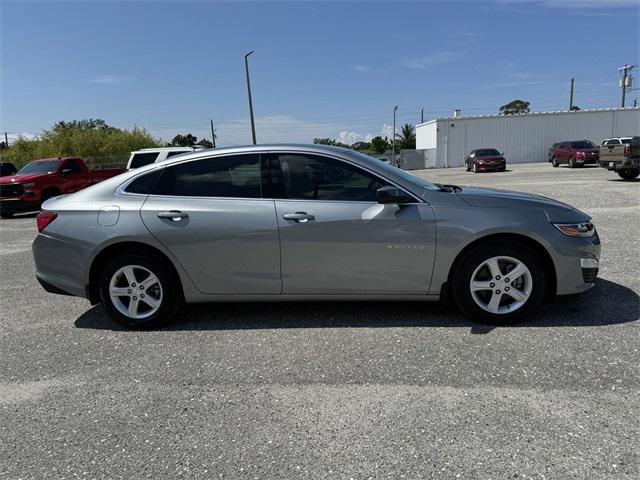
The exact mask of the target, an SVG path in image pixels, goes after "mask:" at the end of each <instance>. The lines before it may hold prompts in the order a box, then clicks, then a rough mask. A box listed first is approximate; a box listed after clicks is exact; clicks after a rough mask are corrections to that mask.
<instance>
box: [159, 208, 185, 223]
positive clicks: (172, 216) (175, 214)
mask: <svg viewBox="0 0 640 480" xmlns="http://www.w3.org/2000/svg"><path fill="white" fill-rule="evenodd" d="M188 217H189V214H187V213H184V212H181V211H180V210H171V211H169V212H158V218H166V219H169V220H172V221H174V222H179V221H180V220H182V219H183V218H188Z"/></svg>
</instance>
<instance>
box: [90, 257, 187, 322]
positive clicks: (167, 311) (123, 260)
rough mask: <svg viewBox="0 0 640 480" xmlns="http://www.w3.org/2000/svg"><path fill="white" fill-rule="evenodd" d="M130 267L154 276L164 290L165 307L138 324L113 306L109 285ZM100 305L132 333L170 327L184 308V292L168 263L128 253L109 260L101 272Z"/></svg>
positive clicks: (163, 301) (162, 305)
mask: <svg viewBox="0 0 640 480" xmlns="http://www.w3.org/2000/svg"><path fill="white" fill-rule="evenodd" d="M127 265H140V266H141V267H145V268H147V269H149V270H150V271H151V272H153V273H154V274H155V275H156V276H157V277H158V280H160V285H161V286H162V303H161V305H160V308H159V309H158V311H157V312H156V313H155V314H153V315H152V316H150V317H148V318H145V319H142V320H135V319H132V318H129V317H127V316H126V315H123V314H122V313H120V312H119V311H118V310H117V309H116V307H115V306H114V305H113V303H112V302H111V298H110V296H109V282H110V281H111V277H112V276H113V274H114V273H115V272H116V271H118V270H119V269H120V268H122V267H124V266H127ZM98 282H99V291H100V301H101V302H102V305H103V307H104V309H105V310H106V312H107V313H108V314H109V316H110V317H111V318H113V319H114V320H116V321H117V322H118V323H120V324H121V325H124V326H125V327H127V328H132V329H147V328H156V327H159V326H162V325H166V324H168V323H170V322H171V321H172V320H173V318H174V317H175V315H176V313H177V312H178V310H179V309H180V307H181V306H182V291H181V286H180V282H179V281H178V279H176V278H175V274H174V273H173V272H172V270H171V269H170V268H168V267H167V265H166V262H165V261H163V260H162V259H159V258H157V257H156V256H153V255H146V254H141V253H127V254H124V255H121V256H118V257H115V258H112V259H111V260H109V261H108V262H107V263H106V264H105V265H104V267H103V268H102V270H101V272H100V274H99V278H98Z"/></svg>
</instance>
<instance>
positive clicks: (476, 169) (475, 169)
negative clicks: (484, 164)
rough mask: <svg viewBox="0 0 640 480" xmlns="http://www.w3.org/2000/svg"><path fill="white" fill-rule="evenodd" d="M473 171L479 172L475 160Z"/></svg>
mask: <svg viewBox="0 0 640 480" xmlns="http://www.w3.org/2000/svg"><path fill="white" fill-rule="evenodd" d="M472 171H473V173H478V167H477V166H476V164H475V162H474V163H473V167H472Z"/></svg>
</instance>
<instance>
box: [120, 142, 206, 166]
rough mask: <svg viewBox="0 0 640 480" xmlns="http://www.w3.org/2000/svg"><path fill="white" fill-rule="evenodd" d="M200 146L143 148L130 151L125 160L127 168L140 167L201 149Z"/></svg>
mask: <svg viewBox="0 0 640 480" xmlns="http://www.w3.org/2000/svg"><path fill="white" fill-rule="evenodd" d="M201 149H202V147H162V148H143V149H141V150H136V151H135V152H131V156H130V157H129V161H128V162H127V170H132V169H134V168H140V167H143V166H145V165H149V164H150V163H155V162H161V161H162V160H166V159H167V158H170V157H174V156H176V155H182V154H184V153H193V152H195V151H197V150H201Z"/></svg>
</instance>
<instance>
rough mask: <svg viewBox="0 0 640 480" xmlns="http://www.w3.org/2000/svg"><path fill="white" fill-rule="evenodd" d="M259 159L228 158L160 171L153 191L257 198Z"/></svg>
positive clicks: (230, 156)
mask: <svg viewBox="0 0 640 480" xmlns="http://www.w3.org/2000/svg"><path fill="white" fill-rule="evenodd" d="M260 190H261V189H260V156H259V155H257V154H252V155H229V156H225V157H213V158H207V159H204V160H197V161H193V162H187V163H181V164H179V165H174V166H171V167H167V168H165V169H164V171H163V173H162V175H161V177H160V179H159V180H158V183H157V184H156V187H155V189H154V191H153V193H154V194H156V195H175V196H183V197H236V198H260V196H261V195H260Z"/></svg>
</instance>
